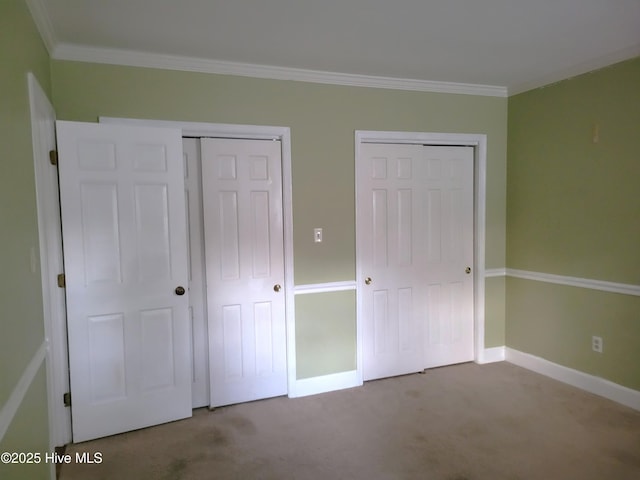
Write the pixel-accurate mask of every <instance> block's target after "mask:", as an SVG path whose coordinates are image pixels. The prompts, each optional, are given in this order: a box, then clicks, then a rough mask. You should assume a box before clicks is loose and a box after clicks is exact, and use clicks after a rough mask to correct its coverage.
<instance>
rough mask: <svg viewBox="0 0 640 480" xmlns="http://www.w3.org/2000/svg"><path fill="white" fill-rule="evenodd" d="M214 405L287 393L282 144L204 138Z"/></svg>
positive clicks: (211, 369)
mask: <svg viewBox="0 0 640 480" xmlns="http://www.w3.org/2000/svg"><path fill="white" fill-rule="evenodd" d="M201 151H202V184H203V189H202V191H203V208H204V218H205V221H204V226H205V257H206V278H207V308H208V316H209V346H210V374H211V381H210V385H211V406H212V407H216V406H221V405H228V404H233V403H239V402H246V401H251V400H257V399H260V398H267V397H273V396H278V395H284V394H286V393H287V362H286V329H285V328H286V326H285V295H284V290H283V287H281V286H282V285H284V243H283V215H282V174H281V168H282V165H281V147H280V142H277V141H270V140H234V139H210V138H203V139H202V140H201Z"/></svg>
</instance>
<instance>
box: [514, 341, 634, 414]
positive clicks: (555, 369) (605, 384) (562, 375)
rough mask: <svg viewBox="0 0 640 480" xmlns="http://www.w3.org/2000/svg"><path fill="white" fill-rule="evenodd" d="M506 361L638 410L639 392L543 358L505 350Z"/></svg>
mask: <svg viewBox="0 0 640 480" xmlns="http://www.w3.org/2000/svg"><path fill="white" fill-rule="evenodd" d="M506 361H507V362H509V363H513V364H514V365H518V366H519V367H523V368H526V369H528V370H532V371H534V372H536V373H540V374H542V375H545V376H547V377H551V378H553V379H555V380H559V381H561V382H564V383H567V384H569V385H573V386H574V387H578V388H581V389H582V390H586V391H587V392H590V393H593V394H595V395H599V396H601V397H605V398H608V399H609V400H613V401H614V402H618V403H621V404H622V405H626V406H627V407H631V408H633V409H635V410H640V391H638V390H633V389H631V388H627V387H623V386H622V385H619V384H617V383H613V382H611V381H609V380H605V379H604V378H600V377H595V376H593V375H589V374H588V373H584V372H581V371H579V370H574V369H572V368H568V367H564V366H562V365H558V364H557V363H553V362H550V361H549V360H545V359H544V358H540V357H536V356H535V355H531V354H528V353H524V352H520V351H518V350H514V349H512V348H506Z"/></svg>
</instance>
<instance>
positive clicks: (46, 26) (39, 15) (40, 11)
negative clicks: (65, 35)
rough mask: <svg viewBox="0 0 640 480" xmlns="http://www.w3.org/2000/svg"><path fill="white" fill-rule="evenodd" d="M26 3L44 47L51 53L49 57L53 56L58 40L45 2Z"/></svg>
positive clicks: (28, 0) (30, 0) (31, 1)
mask: <svg viewBox="0 0 640 480" xmlns="http://www.w3.org/2000/svg"><path fill="white" fill-rule="evenodd" d="M26 2H27V7H29V11H30V12H31V17H32V18H33V21H34V23H35V24H36V28H37V29H38V32H40V37H41V38H42V41H43V42H44V46H45V47H46V49H47V51H48V52H49V56H52V55H53V52H54V50H55V48H56V44H57V39H56V33H55V31H54V29H53V24H52V23H51V19H50V18H49V12H48V11H47V7H46V6H45V0H26Z"/></svg>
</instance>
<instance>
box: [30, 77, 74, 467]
mask: <svg viewBox="0 0 640 480" xmlns="http://www.w3.org/2000/svg"><path fill="white" fill-rule="evenodd" d="M27 83H28V88H29V103H30V109H31V136H32V142H33V160H34V172H35V182H36V204H37V211H38V236H39V240H40V243H39V246H40V272H41V276H42V306H43V318H44V334H45V344H46V357H45V358H46V360H45V362H46V375H47V392H48V393H47V404H48V412H49V446H50V448H51V449H53V448H54V447H59V446H62V445H65V444H67V443H69V442H70V441H71V411H70V409H69V408H68V407H65V406H64V402H63V395H64V393H66V392H68V391H69V360H68V354H67V317H66V303H65V291H64V289H63V288H60V287H58V285H57V282H56V277H57V275H58V274H61V273H63V269H64V265H63V257H62V224H61V219H60V200H59V197H58V172H57V167H56V166H54V165H51V163H50V162H49V150H55V149H56V136H55V120H56V116H55V110H54V108H53V106H52V105H51V102H50V101H49V99H48V98H47V95H46V93H44V91H43V90H42V87H41V86H40V84H39V83H38V80H37V79H36V77H35V76H34V75H33V74H32V73H31V72H29V74H28V75H27ZM52 471H53V476H52V477H51V478H55V469H53V470H52Z"/></svg>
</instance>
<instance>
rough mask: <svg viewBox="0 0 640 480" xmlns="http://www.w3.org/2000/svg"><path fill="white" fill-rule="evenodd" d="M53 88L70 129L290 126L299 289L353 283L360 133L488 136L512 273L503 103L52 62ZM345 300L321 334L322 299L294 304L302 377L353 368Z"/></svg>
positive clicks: (494, 200) (495, 306)
mask: <svg viewBox="0 0 640 480" xmlns="http://www.w3.org/2000/svg"><path fill="white" fill-rule="evenodd" d="M52 78H53V100H54V105H55V108H56V112H57V115H58V118H60V119H64V120H76V121H89V122H94V121H96V120H97V117H98V116H101V115H103V116H116V117H134V118H150V119H163V120H182V121H199V122H217V123H237V124H254V125H278V126H287V127H290V128H291V149H292V171H293V172H292V174H293V217H294V262H295V283H296V285H303V284H312V283H325V282H336V281H344V280H354V279H355V199H354V197H355V192H354V185H355V178H354V132H355V130H398V131H418V132H457V133H482V134H486V135H487V138H488V147H487V149H488V152H487V157H488V158H487V192H488V193H487V225H486V227H487V242H486V244H487V250H486V263H487V267H488V268H501V267H504V266H505V214H506V207H505V197H506V126H507V99H506V98H497V97H481V96H473V95H454V94H439V93H423V92H409V91H398V90H385V89H374V88H357V87H345V86H335V85H320V84H312V83H303V82H293V81H281V80H264V79H255V78H245V77H237V76H226V75H212V74H204V73H189V72H179V71H170V70H160V69H149V68H136V67H123V66H113V65H102V64H91V63H82V62H69V61H53V62H52ZM314 227H322V228H323V229H324V241H323V243H322V244H315V243H313V228H314ZM488 283H492V284H493V285H492V287H491V288H489V289H488V292H489V293H490V294H491V295H492V297H491V298H489V297H487V299H486V302H487V316H486V317H487V318H486V323H487V338H486V342H487V344H488V345H491V346H496V345H502V344H503V343H504V342H503V335H504V334H503V332H504V328H503V325H504V312H503V310H504V307H503V306H504V285H503V283H500V281H498V282H495V281H494V280H493V279H489V280H488ZM338 297H339V300H336V303H335V305H332V308H333V309H334V310H336V312H335V317H333V318H335V319H340V320H339V321H332V322H324V323H322V324H320V325H316V319H317V317H318V312H317V311H316V308H317V304H318V303H319V299H313V298H311V297H310V296H306V295H305V296H304V299H302V297H300V298H299V300H297V301H296V330H297V331H296V333H297V335H296V336H297V338H298V341H300V342H302V343H300V344H299V345H298V349H297V350H298V359H297V363H298V366H299V369H298V370H299V371H298V376H299V378H306V377H308V376H312V375H315V374H316V373H317V372H324V373H336V372H337V371H342V368H347V366H348V368H349V369H350V368H352V363H350V362H346V361H344V362H342V361H336V358H340V359H347V358H355V341H352V339H353V337H352V332H353V329H354V328H355V313H354V312H355V297H353V296H352V297H351V300H350V301H345V300H344V298H343V297H342V296H340V295H339V296H338ZM338 310H339V311H338ZM301 332H303V333H301ZM304 332H306V333H304ZM308 332H313V333H314V335H315V336H316V339H317V342H318V344H319V345H334V346H335V347H336V348H337V349H338V350H337V351H336V350H333V351H332V350H329V349H322V348H312V345H311V344H308V343H305V340H303V339H306V338H308V337H307V336H306V335H307V333H308ZM298 333H300V335H298Z"/></svg>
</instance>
